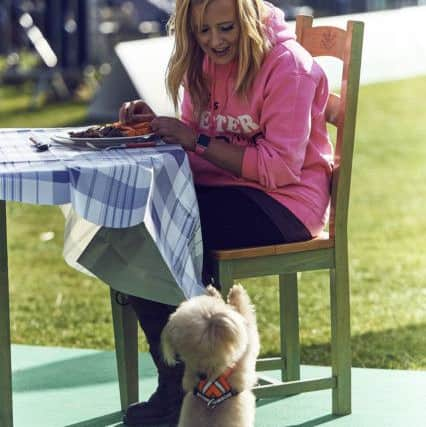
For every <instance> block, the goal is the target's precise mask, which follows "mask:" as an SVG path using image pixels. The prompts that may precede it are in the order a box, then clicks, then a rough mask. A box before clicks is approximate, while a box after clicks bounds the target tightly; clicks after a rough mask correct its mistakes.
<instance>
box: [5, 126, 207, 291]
mask: <svg viewBox="0 0 426 427" xmlns="http://www.w3.org/2000/svg"><path fill="white" fill-rule="evenodd" d="M65 130H67V131H68V130H70V129H0V200H8V201H11V200H14V201H19V202H26V203H33V204H40V205H42V204H44V205H63V204H67V203H71V204H72V207H73V209H74V210H75V212H77V214H78V215H80V216H81V217H82V218H84V219H85V220H87V221H89V222H90V223H93V224H96V225H98V226H106V227H112V228H126V227H131V226H135V225H138V224H140V223H141V222H144V224H145V226H146V228H147V230H148V232H149V233H150V235H151V237H152V238H153V240H154V242H155V243H156V245H157V247H158V248H159V251H160V253H161V255H162V257H163V259H164V261H165V262H166V264H167V266H168V267H169V269H170V271H171V272H172V274H173V277H174V278H175V280H176V282H177V284H178V285H179V286H180V287H181V289H182V291H183V294H184V295H185V297H187V298H190V297H193V296H196V295H200V294H203V293H204V292H205V291H204V287H203V285H202V283H201V270H202V239H201V228H200V219H199V213H198V205H197V201H196V196H195V191H194V186H193V182H192V174H191V171H190V168H189V162H188V159H187V156H186V154H185V152H184V150H183V149H182V148H181V147H179V146H174V145H160V146H156V147H146V148H137V149H126V150H123V149H117V150H109V151H100V150H99V151H98V150H90V149H87V150H72V149H70V148H68V147H64V146H62V145H59V144H53V145H52V146H51V147H50V149H49V150H48V151H45V152H37V151H36V150H35V149H34V148H33V147H32V145H31V144H30V142H29V136H30V134H31V133H34V134H35V135H37V136H38V137H39V138H40V139H44V140H46V141H49V140H50V136H52V135H54V134H58V133H60V132H64V131H65Z"/></svg>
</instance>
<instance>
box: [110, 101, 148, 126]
mask: <svg viewBox="0 0 426 427" xmlns="http://www.w3.org/2000/svg"><path fill="white" fill-rule="evenodd" d="M154 117H155V113H154V111H152V110H151V108H150V106H149V105H148V104H147V103H146V102H144V101H142V100H141V99H136V100H135V101H130V102H125V103H124V104H123V105H122V106H121V107H120V111H119V112H118V120H119V121H120V122H121V123H123V124H125V123H135V122H150V121H151V120H152V119H153V118H154Z"/></svg>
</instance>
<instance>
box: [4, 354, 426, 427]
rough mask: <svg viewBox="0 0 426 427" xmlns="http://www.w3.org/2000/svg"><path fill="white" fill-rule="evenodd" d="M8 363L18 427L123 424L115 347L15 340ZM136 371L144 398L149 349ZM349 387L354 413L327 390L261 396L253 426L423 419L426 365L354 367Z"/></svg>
mask: <svg viewBox="0 0 426 427" xmlns="http://www.w3.org/2000/svg"><path fill="white" fill-rule="evenodd" d="M12 367H13V372H14V374H13V388H14V394H13V399H14V421H15V423H14V424H15V427H65V426H66V427H106V426H115V427H118V426H123V424H122V423H121V412H120V404H119V394H118V383H117V376H116V368H115V356H114V353H113V352H109V351H108V352H107V351H105V352H104V351H96V350H76V349H65V348H50V347H33V346H23V345H14V346H12ZM140 371H141V377H142V379H141V381H140V394H141V397H142V398H146V397H148V396H149V395H150V393H151V392H152V391H153V390H154V389H155V383H156V377H155V375H156V373H155V369H154V366H153V364H152V362H151V360H150V357H149V356H148V355H147V354H141V355H140ZM324 373H325V375H327V373H329V368H325V367H313V366H303V368H302V376H304V377H317V376H323V375H324ZM269 375H270V376H277V378H278V372H272V373H269ZM352 394H353V413H352V414H351V415H348V416H346V417H340V418H337V417H333V416H332V415H331V392H330V391H329V390H324V391H317V392H312V393H305V394H302V395H298V396H292V397H288V398H285V399H281V400H278V401H268V400H262V401H259V402H258V404H257V409H256V427H281V426H282V427H284V426H293V427H295V426H317V425H326V426H333V427H334V426H354V427H364V426H365V427H369V426H374V427H394V426H395V427H422V426H425V425H426V422H425V419H426V372H423V371H396V370H380V369H358V368H354V369H353V392H352ZM422 420H423V421H422ZM200 427H202V426H200ZM223 427H226V426H223Z"/></svg>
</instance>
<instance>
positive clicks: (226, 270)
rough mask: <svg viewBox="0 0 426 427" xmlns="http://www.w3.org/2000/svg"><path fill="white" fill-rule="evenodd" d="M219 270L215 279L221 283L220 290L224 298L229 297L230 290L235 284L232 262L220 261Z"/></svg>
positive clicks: (217, 266)
mask: <svg viewBox="0 0 426 427" xmlns="http://www.w3.org/2000/svg"><path fill="white" fill-rule="evenodd" d="M216 268H217V271H216V272H215V273H214V274H215V277H214V279H215V281H216V283H219V285H220V292H221V294H222V296H223V297H224V298H226V297H227V295H228V292H229V290H230V289H231V288H232V285H233V284H234V279H233V278H232V263H230V262H227V261H219V262H218V263H217V265H216Z"/></svg>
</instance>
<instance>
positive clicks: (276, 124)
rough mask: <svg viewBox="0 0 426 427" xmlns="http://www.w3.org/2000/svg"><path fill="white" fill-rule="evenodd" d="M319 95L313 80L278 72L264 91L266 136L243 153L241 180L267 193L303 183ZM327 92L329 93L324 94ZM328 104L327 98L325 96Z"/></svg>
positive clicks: (297, 73) (262, 121) (262, 120)
mask: <svg viewBox="0 0 426 427" xmlns="http://www.w3.org/2000/svg"><path fill="white" fill-rule="evenodd" d="M315 92H316V83H315V81H314V79H313V78H312V76H310V75H309V74H307V73H306V72H303V71H299V70H293V71H291V70H285V69H283V70H282V71H281V70H280V69H275V70H273V72H272V73H271V74H270V75H269V79H268V81H267V83H266V85H265V87H264V94H263V106H262V107H261V114H260V127H261V129H262V131H263V134H262V135H261V136H260V137H258V138H257V140H256V145H255V146H248V147H247V148H246V150H245V153H244V158H243V164H242V177H243V178H246V179H248V180H251V181H256V182H258V183H260V184H261V185H262V186H264V187H265V189H266V190H268V191H274V190H275V189H276V188H278V187H283V186H285V185H288V184H292V183H297V182H299V181H300V176H301V172H302V167H303V164H304V161H305V155H306V147H307V144H308V141H309V136H310V133H311V116H312V111H313V102H314V98H315ZM325 92H327V91H325ZM324 96H325V100H324V101H323V103H324V106H325V103H326V99H327V94H326V93H324Z"/></svg>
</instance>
